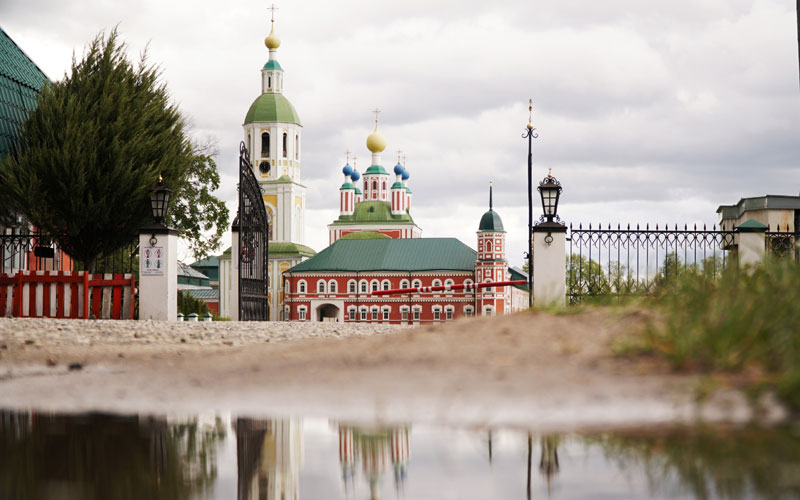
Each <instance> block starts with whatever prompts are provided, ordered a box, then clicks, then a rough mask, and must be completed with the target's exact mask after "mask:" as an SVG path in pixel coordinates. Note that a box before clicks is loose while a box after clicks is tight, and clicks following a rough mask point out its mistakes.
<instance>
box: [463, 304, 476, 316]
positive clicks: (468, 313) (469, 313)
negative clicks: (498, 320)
mask: <svg viewBox="0 0 800 500" xmlns="http://www.w3.org/2000/svg"><path fill="white" fill-rule="evenodd" d="M473 311H474V310H473V309H472V307H471V306H467V307H465V308H464V316H466V317H468V318H471V317H472V315H473Z"/></svg>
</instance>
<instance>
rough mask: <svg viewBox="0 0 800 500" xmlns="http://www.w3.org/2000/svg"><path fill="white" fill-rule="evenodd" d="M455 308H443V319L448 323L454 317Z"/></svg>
mask: <svg viewBox="0 0 800 500" xmlns="http://www.w3.org/2000/svg"><path fill="white" fill-rule="evenodd" d="M455 313H456V308H455V307H453V306H445V308H444V319H445V320H447V321H450V320H452V319H453V317H455Z"/></svg>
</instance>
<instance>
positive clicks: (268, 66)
mask: <svg viewBox="0 0 800 500" xmlns="http://www.w3.org/2000/svg"><path fill="white" fill-rule="evenodd" d="M264 69H279V70H283V68H281V65H280V63H279V62H278V61H276V60H274V59H273V60H271V61H267V64H265V65H264Z"/></svg>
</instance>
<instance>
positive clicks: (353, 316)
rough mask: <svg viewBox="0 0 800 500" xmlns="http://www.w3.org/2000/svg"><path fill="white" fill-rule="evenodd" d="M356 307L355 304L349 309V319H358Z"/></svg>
mask: <svg viewBox="0 0 800 500" xmlns="http://www.w3.org/2000/svg"><path fill="white" fill-rule="evenodd" d="M356 312H357V311H356V308H355V306H350V307H349V308H348V309H347V319H348V321H355V320H356Z"/></svg>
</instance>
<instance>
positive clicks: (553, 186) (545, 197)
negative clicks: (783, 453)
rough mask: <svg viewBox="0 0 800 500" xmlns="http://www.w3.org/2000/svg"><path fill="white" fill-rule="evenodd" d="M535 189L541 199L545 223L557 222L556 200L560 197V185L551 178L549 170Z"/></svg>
mask: <svg viewBox="0 0 800 500" xmlns="http://www.w3.org/2000/svg"><path fill="white" fill-rule="evenodd" d="M537 189H538V190H539V195H540V196H541V197H542V212H543V213H544V217H545V218H546V219H547V222H553V221H554V220H558V198H559V197H560V196H561V183H560V182H558V179H556V178H555V177H553V174H552V172H550V170H549V169H548V172H547V177H545V178H544V179H542V182H540V183H539V187H538V188H537Z"/></svg>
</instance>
